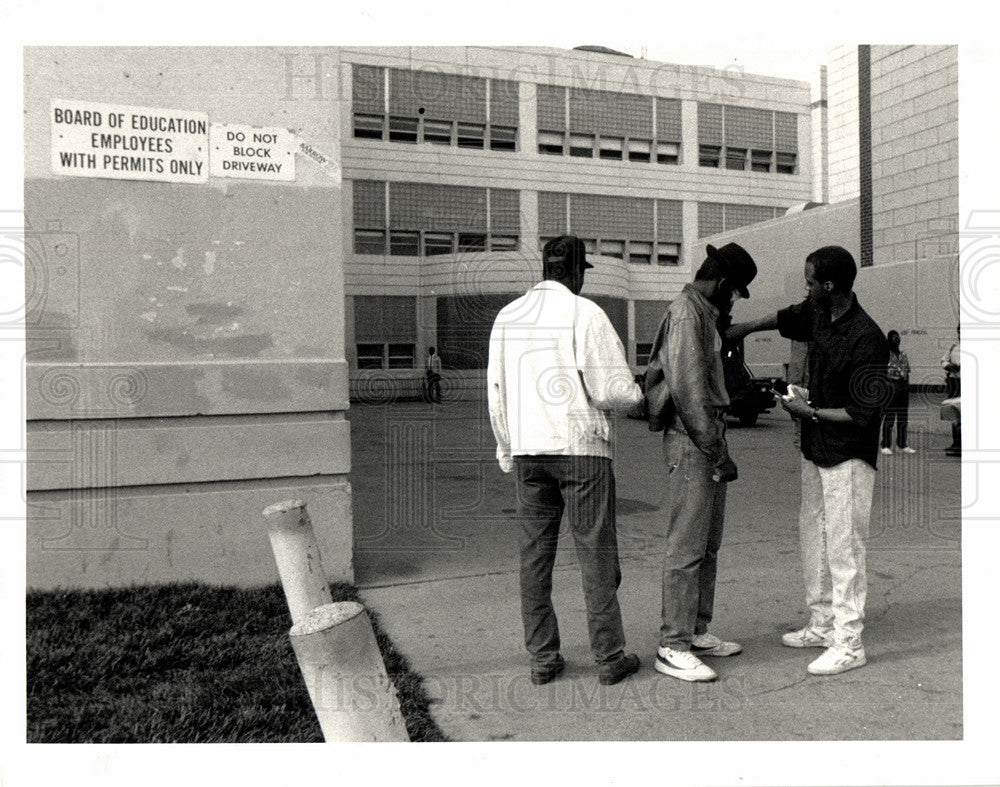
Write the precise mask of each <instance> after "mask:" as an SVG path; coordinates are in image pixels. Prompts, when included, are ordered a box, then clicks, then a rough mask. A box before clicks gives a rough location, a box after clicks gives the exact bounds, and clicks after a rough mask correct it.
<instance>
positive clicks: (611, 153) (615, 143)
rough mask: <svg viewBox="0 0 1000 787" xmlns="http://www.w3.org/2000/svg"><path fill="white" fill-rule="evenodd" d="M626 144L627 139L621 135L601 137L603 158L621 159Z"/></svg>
mask: <svg viewBox="0 0 1000 787" xmlns="http://www.w3.org/2000/svg"><path fill="white" fill-rule="evenodd" d="M624 145H625V140H624V139H622V138H621V137H601V143H600V150H601V153H600V155H601V158H602V159H611V160H617V161H621V158H622V148H623V147H624Z"/></svg>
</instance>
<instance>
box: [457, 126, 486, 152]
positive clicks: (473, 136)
mask: <svg viewBox="0 0 1000 787" xmlns="http://www.w3.org/2000/svg"><path fill="white" fill-rule="evenodd" d="M485 136H486V126H485V125H483V124H482V123H459V124H458V146H459V147H460V148H479V149H480V150H481V149H482V147H483V139H484V137H485Z"/></svg>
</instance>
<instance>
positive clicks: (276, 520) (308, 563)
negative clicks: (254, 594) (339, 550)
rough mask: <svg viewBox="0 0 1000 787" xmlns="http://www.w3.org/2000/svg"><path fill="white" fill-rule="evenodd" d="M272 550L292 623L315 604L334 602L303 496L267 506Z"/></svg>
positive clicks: (312, 608)
mask: <svg viewBox="0 0 1000 787" xmlns="http://www.w3.org/2000/svg"><path fill="white" fill-rule="evenodd" d="M264 519H266V520H267V534H268V536H270V538H271V550H272V551H273V552H274V561H275V562H276V563H277V564H278V574H279V575H280V576H281V586H282V587H283V588H284V589H285V599H286V600H287V601H288V611H289V612H290V613H291V615H292V623H293V624H295V623H298V622H299V621H300V620H301V619H303V618H304V617H305V616H306V615H308V614H309V613H310V612H312V611H313V610H314V609H315V608H316V607H321V606H323V605H324V604H330V603H332V602H333V596H331V595H330V585H329V583H328V582H327V579H326V573H325V572H324V571H323V563H322V561H321V560H320V554H319V546H318V545H317V544H316V534H315V533H314V532H313V527H312V522H311V521H310V520H309V514H307V513H306V504H305V503H304V502H303V501H301V500H285V501H284V502H281V503H275V504H274V505H273V506H268V507H267V508H265V509H264Z"/></svg>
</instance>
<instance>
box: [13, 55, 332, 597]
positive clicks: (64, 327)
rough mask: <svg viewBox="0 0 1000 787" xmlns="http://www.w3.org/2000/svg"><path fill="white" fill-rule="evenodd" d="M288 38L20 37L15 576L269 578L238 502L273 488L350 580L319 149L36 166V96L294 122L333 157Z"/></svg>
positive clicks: (327, 172) (252, 503) (41, 104)
mask: <svg viewBox="0 0 1000 787" xmlns="http://www.w3.org/2000/svg"><path fill="white" fill-rule="evenodd" d="M289 53H291V54H293V55H297V56H299V57H301V58H302V59H303V60H309V61H310V62H311V61H312V60H313V59H314V54H315V50H312V49H298V50H294V49H293V50H283V49H267V48H194V47H190V48H149V47H143V48H110V47H100V48H65V47H61V48H48V47H47V48H35V47H32V48H27V49H26V50H25V52H24V71H25V102H24V106H25V117H24V139H25V151H24V160H25V202H24V204H25V214H26V215H25V218H26V225H27V226H28V227H29V229H30V230H31V233H30V234H29V236H28V237H29V241H30V242H31V244H32V245H31V249H32V251H33V253H32V255H31V256H30V257H29V259H28V263H29V264H28V265H27V280H28V281H27V292H26V301H27V304H28V309H27V318H26V322H27V330H26V334H27V350H28V352H27V364H26V380H25V387H26V392H27V401H26V413H27V439H28V471H27V490H28V500H27V502H28V522H27V582H28V585H29V586H30V587H40V588H48V587H103V586H109V585H127V584H132V583H155V582H171V581H187V580H200V581H204V582H209V583H223V584H227V583H240V584H248V583H249V584H261V583H270V582H274V581H277V571H276V569H275V567H274V560H273V557H272V555H271V551H270V546H269V543H268V539H267V534H266V529H265V523H264V521H263V519H262V518H261V511H262V510H263V508H265V507H266V506H267V505H269V504H271V503H274V502H277V501H280V500H285V499H288V498H301V499H303V500H305V501H306V502H307V504H308V507H309V511H310V514H311V516H312V519H313V522H314V525H315V527H316V531H317V536H318V539H319V542H320V549H321V552H322V554H323V558H324V564H325V566H326V568H327V571H328V573H329V574H330V576H331V578H336V579H351V578H352V567H351V566H352V562H351V550H352V529H351V489H350V485H349V483H348V475H347V474H348V472H349V471H350V466H351V464H350V434H349V425H348V423H347V420H346V418H345V415H344V411H345V410H346V409H347V407H348V382H347V364H346V362H345V360H344V340H343V337H344V284H343V244H342V238H341V222H340V220H339V219H340V213H341V204H342V203H341V197H340V192H341V186H340V180H339V178H338V177H336V174H337V173H336V169H335V167H334V168H330V169H322V168H320V167H317V166H315V165H314V164H313V162H312V161H309V160H305V159H304V158H303V157H302V156H298V157H297V166H296V179H295V180H294V181H292V182H268V181H262V180H248V179H235V178H223V177H210V178H208V180H207V182H205V183H176V182H153V181H148V180H122V179H117V178H114V177H100V178H97V177H73V176H68V175H66V174H62V173H60V172H54V171H53V170H52V167H51V164H50V145H51V139H52V136H51V135H52V119H53V110H52V104H51V102H52V101H53V100H57V101H80V102H95V103H105V104H117V105H122V106H128V107H152V108H158V109H159V108H162V109H165V110H187V111H196V112H200V113H205V114H206V115H207V117H208V120H209V122H210V123H238V124H246V125H250V126H253V127H255V128H256V127H268V128H279V129H288V130H294V132H295V134H296V135H297V136H298V138H300V139H302V140H304V141H307V142H308V143H309V144H310V145H311V146H312V147H313V148H315V149H316V150H319V151H322V152H325V153H327V154H329V155H331V156H334V155H336V154H337V151H338V150H339V134H340V132H339V123H338V120H339V113H338V112H337V111H336V106H337V105H336V97H335V96H329V97H323V96H320V97H317V96H316V95H315V94H314V93H311V94H309V96H308V98H298V99H296V98H295V95H294V93H293V91H291V90H290V83H289V79H288V68H287V64H288V59H287V58H288V56H289ZM323 54H324V56H325V57H326V58H327V62H328V63H331V64H332V65H333V67H334V70H335V67H336V53H335V52H333V51H324V53H323Z"/></svg>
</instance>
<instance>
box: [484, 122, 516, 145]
mask: <svg viewBox="0 0 1000 787" xmlns="http://www.w3.org/2000/svg"><path fill="white" fill-rule="evenodd" d="M490 150H517V129H516V128H514V127H513V126H490Z"/></svg>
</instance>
